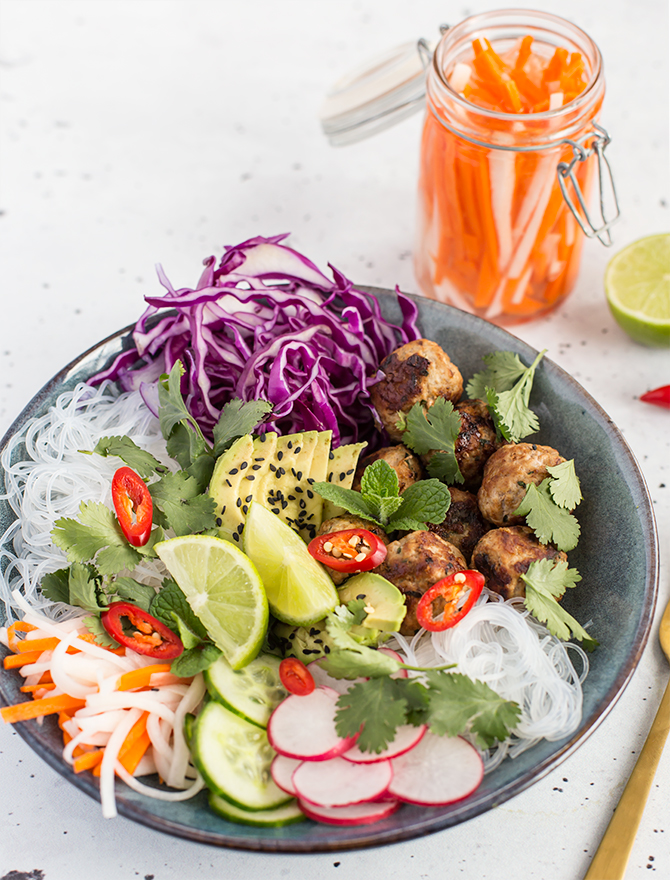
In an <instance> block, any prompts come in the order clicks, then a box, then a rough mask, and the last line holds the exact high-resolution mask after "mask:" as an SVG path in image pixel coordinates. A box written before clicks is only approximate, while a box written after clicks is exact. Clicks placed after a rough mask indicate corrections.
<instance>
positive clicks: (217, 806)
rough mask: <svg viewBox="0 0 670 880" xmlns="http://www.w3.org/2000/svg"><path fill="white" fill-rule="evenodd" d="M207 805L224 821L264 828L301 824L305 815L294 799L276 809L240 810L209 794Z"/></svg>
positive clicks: (211, 793) (212, 793)
mask: <svg viewBox="0 0 670 880" xmlns="http://www.w3.org/2000/svg"><path fill="white" fill-rule="evenodd" d="M209 805H210V807H211V808H212V810H214V812H215V813H218V815H219V816H221V817H222V818H224V819H228V821H230V822H239V823H240V824H242V825H258V826H263V825H265V826H266V827H268V826H274V827H275V828H281V826H282V825H293V824H294V822H302V820H303V819H304V818H305V814H304V813H303V811H302V810H301V809H300V807H299V806H298V803H297V801H296V800H295V799H291V801H290V802H289V803H288V804H284V805H283V806H282V807H276V808H275V809H273V810H255V811H253V812H250V811H249V810H241V809H240V808H239V807H235V806H233V804H231V803H229V801H227V800H225V799H224V798H222V797H219V796H218V795H216V794H214V792H213V791H211V792H210V793H209Z"/></svg>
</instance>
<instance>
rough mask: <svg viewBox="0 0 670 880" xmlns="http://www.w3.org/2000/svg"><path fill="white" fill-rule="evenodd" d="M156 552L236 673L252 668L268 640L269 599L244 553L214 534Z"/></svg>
mask: <svg viewBox="0 0 670 880" xmlns="http://www.w3.org/2000/svg"><path fill="white" fill-rule="evenodd" d="M156 553H157V554H158V556H159V558H160V559H161V560H162V561H163V563H164V564H165V566H166V567H167V570H168V571H169V572H170V574H171V575H172V577H173V578H174V579H175V580H176V581H177V583H178V584H179V586H180V587H181V589H182V590H183V592H184V594H185V596H186V598H187V599H188V603H189V605H190V606H191V608H192V609H193V611H194V613H195V614H196V615H197V616H198V617H199V618H200V620H201V621H202V623H203V626H204V627H205V629H206V630H207V632H208V633H209V635H210V637H211V639H212V641H213V642H214V643H215V644H216V645H217V647H219V648H220V649H221V650H222V651H223V654H224V656H225V658H226V660H227V661H228V663H229V664H230V665H231V666H232V668H233V669H241V668H242V667H243V666H246V664H247V663H250V662H251V661H252V660H253V659H254V657H255V656H256V655H257V654H258V652H259V651H260V649H261V647H262V645H263V641H264V639H265V632H266V630H267V627H268V600H267V597H266V595H265V590H264V589H263V584H262V582H261V579H260V577H259V574H258V572H257V571H256V569H255V568H254V566H253V564H252V563H251V562H250V561H249V559H248V558H247V557H246V556H245V555H244V553H242V551H241V550H239V549H238V548H237V547H235V546H234V545H233V544H230V543H229V542H228V541H224V540H223V539H222V538H214V537H210V536H209V535H184V536H182V537H179V538H171V539H170V540H168V541H161V542H160V543H159V544H156Z"/></svg>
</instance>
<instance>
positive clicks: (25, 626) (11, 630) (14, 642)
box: [7, 620, 37, 653]
mask: <svg viewBox="0 0 670 880" xmlns="http://www.w3.org/2000/svg"><path fill="white" fill-rule="evenodd" d="M35 629H37V627H36V626H33V625H32V623H26V622H25V621H23V620H17V621H15V622H14V623H13V624H12V625H11V626H8V627H7V644H8V647H9V650H10V651H14V653H16V652H17V651H18V650H19V649H18V646H19V645H20V644H21V642H22V641H23V639H19V638H18V637H17V635H16V634H17V633H18V632H22V633H29V632H32V631H33V630H35Z"/></svg>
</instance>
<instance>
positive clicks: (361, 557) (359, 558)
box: [355, 553, 367, 562]
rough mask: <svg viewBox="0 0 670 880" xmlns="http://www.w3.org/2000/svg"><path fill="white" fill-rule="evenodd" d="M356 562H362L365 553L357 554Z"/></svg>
mask: <svg viewBox="0 0 670 880" xmlns="http://www.w3.org/2000/svg"><path fill="white" fill-rule="evenodd" d="M355 558H356V562H363V560H364V559H366V558H367V556H366V554H365V553H357V554H356V557H355Z"/></svg>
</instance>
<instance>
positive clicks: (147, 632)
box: [100, 602, 184, 660]
mask: <svg viewBox="0 0 670 880" xmlns="http://www.w3.org/2000/svg"><path fill="white" fill-rule="evenodd" d="M100 620H101V621H102V625H103V626H104V628H105V629H106V630H107V632H108V633H109V634H110V636H111V637H112V638H113V639H116V641H117V642H118V643H119V644H120V645H124V647H126V648H130V649H131V650H133V651H136V652H137V653H138V654H145V655H146V656H147V657H155V658H156V659H160V660H174V658H175V657H179V655H180V654H183V652H184V644H183V642H182V640H181V639H180V638H179V636H178V635H177V634H176V633H173V632H172V630H171V629H169V627H167V626H165V624H164V623H161V621H160V620H157V619H156V618H155V617H152V616H151V614H148V613H147V612H146V611H143V610H142V609H141V608H138V607H137V605H133V604H131V603H130V602H112V604H111V605H110V606H109V608H108V609H107V610H106V611H103V612H102V614H101V615H100Z"/></svg>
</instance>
